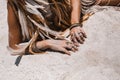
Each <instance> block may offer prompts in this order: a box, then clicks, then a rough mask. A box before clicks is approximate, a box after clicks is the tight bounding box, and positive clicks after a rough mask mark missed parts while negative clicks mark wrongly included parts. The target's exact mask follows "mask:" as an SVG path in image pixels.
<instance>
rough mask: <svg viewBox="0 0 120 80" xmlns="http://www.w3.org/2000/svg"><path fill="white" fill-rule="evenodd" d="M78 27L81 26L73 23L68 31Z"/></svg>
mask: <svg viewBox="0 0 120 80" xmlns="http://www.w3.org/2000/svg"><path fill="white" fill-rule="evenodd" d="M78 26H80V27H82V25H81V24H80V23H74V24H72V25H71V26H70V30H71V29H72V28H74V27H78Z"/></svg>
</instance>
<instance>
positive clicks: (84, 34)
mask: <svg viewBox="0 0 120 80" xmlns="http://www.w3.org/2000/svg"><path fill="white" fill-rule="evenodd" d="M82 34H83V36H84V37H85V38H87V34H86V33H85V31H84V30H82Z"/></svg>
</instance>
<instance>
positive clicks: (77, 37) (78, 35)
mask: <svg viewBox="0 0 120 80" xmlns="http://www.w3.org/2000/svg"><path fill="white" fill-rule="evenodd" d="M81 35H82V34H81ZM81 35H80V34H78V33H75V36H76V39H77V41H78V42H79V43H81V44H83V40H82V39H81Z"/></svg>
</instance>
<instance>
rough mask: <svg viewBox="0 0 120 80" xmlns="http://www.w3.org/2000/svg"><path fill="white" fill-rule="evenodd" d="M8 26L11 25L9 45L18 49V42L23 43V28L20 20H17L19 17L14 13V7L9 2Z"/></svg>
mask: <svg viewBox="0 0 120 80" xmlns="http://www.w3.org/2000/svg"><path fill="white" fill-rule="evenodd" d="M7 8H8V27H9V30H8V31H9V46H10V47H11V48H13V49H16V48H17V47H16V46H15V45H16V44H19V43H21V41H22V35H21V29H20V24H19V21H18V20H17V17H16V15H15V13H14V10H13V8H12V7H11V5H10V4H9V3H8V4H7Z"/></svg>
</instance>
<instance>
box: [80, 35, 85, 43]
mask: <svg viewBox="0 0 120 80" xmlns="http://www.w3.org/2000/svg"><path fill="white" fill-rule="evenodd" d="M79 36H80V38H81V39H82V41H83V42H84V41H85V39H84V36H83V34H82V33H81V34H79Z"/></svg>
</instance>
